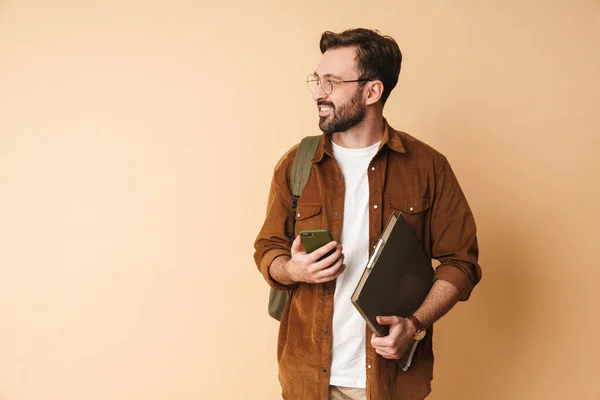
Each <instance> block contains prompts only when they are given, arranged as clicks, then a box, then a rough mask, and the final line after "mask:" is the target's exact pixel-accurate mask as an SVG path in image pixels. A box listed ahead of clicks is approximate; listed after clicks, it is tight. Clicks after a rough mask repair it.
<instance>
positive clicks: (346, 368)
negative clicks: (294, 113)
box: [329, 142, 379, 388]
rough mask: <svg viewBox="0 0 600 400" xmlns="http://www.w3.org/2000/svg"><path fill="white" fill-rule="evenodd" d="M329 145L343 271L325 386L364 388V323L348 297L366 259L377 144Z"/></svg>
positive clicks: (335, 304) (338, 286)
mask: <svg viewBox="0 0 600 400" xmlns="http://www.w3.org/2000/svg"><path fill="white" fill-rule="evenodd" d="M332 145H333V155H334V156H335V159H336V160H337V162H338V165H339V166H340V169H341V170H342V174H343V175H344V181H345V185H346V196H345V198H344V222H343V225H342V237H341V243H342V245H343V246H344V256H345V260H344V263H345V264H346V270H345V271H344V272H343V273H342V274H341V275H340V276H339V277H338V278H337V283H336V289H335V295H334V298H333V325H332V334H333V345H332V360H331V375H330V380H329V383H330V385H335V386H346V387H355V388H365V387H366V379H367V376H366V372H365V340H366V338H365V336H366V335H365V329H366V327H365V321H364V320H363V318H362V317H361V316H360V314H359V313H358V311H356V308H354V306H353V305H352V303H351V301H350V297H351V296H352V293H353V292H354V289H355V288H356V285H357V284H358V281H359V280H360V277H361V275H362V272H363V270H364V268H365V266H366V264H367V262H368V260H369V179H368V176H367V173H368V167H369V163H370V162H371V160H372V159H373V157H374V156H375V154H376V153H377V149H378V148H379V143H376V144H374V145H372V146H369V147H366V148H363V149H348V148H344V147H341V146H338V145H336V144H335V143H333V142H332Z"/></svg>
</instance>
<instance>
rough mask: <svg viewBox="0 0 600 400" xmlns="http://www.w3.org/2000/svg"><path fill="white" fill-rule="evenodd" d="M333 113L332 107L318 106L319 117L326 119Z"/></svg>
mask: <svg viewBox="0 0 600 400" xmlns="http://www.w3.org/2000/svg"><path fill="white" fill-rule="evenodd" d="M332 113H333V107H330V106H319V117H326V116H328V115H330V114H332Z"/></svg>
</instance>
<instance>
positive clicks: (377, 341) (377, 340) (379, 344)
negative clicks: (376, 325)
mask: <svg viewBox="0 0 600 400" xmlns="http://www.w3.org/2000/svg"><path fill="white" fill-rule="evenodd" d="M392 343H393V342H392V341H391V340H390V339H389V337H388V336H382V337H379V336H377V335H373V336H371V346H373V347H374V348H376V349H386V348H390V347H391V345H392Z"/></svg>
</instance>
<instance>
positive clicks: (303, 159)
mask: <svg viewBox="0 0 600 400" xmlns="http://www.w3.org/2000/svg"><path fill="white" fill-rule="evenodd" d="M320 140H321V136H320V135H319V136H307V137H305V138H304V139H302V141H301V142H300V145H299V146H298V151H297V152H296V158H295V159H294V166H293V167H292V190H293V192H294V193H293V194H294V195H293V197H292V204H291V206H292V210H294V215H295V214H296V207H297V206H298V199H299V198H300V195H301V194H302V189H304V185H305V184H306V181H308V177H309V176H310V170H311V169H312V159H313V157H314V156H315V153H316V152H317V147H319V142H320ZM293 239H294V234H292V238H291V240H293ZM289 298H290V291H289V290H275V289H273V288H271V291H270V292H269V315H270V316H271V317H273V318H275V319H276V320H277V321H281V315H282V314H283V309H284V308H285V305H286V304H287V302H288V300H289Z"/></svg>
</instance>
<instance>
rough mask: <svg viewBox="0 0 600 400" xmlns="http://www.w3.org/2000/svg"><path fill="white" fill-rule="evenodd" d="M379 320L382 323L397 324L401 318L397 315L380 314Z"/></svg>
mask: <svg viewBox="0 0 600 400" xmlns="http://www.w3.org/2000/svg"><path fill="white" fill-rule="evenodd" d="M377 322H378V323H379V324H381V325H397V324H399V323H400V319H399V318H398V317H396V316H395V315H390V316H379V317H377Z"/></svg>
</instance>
